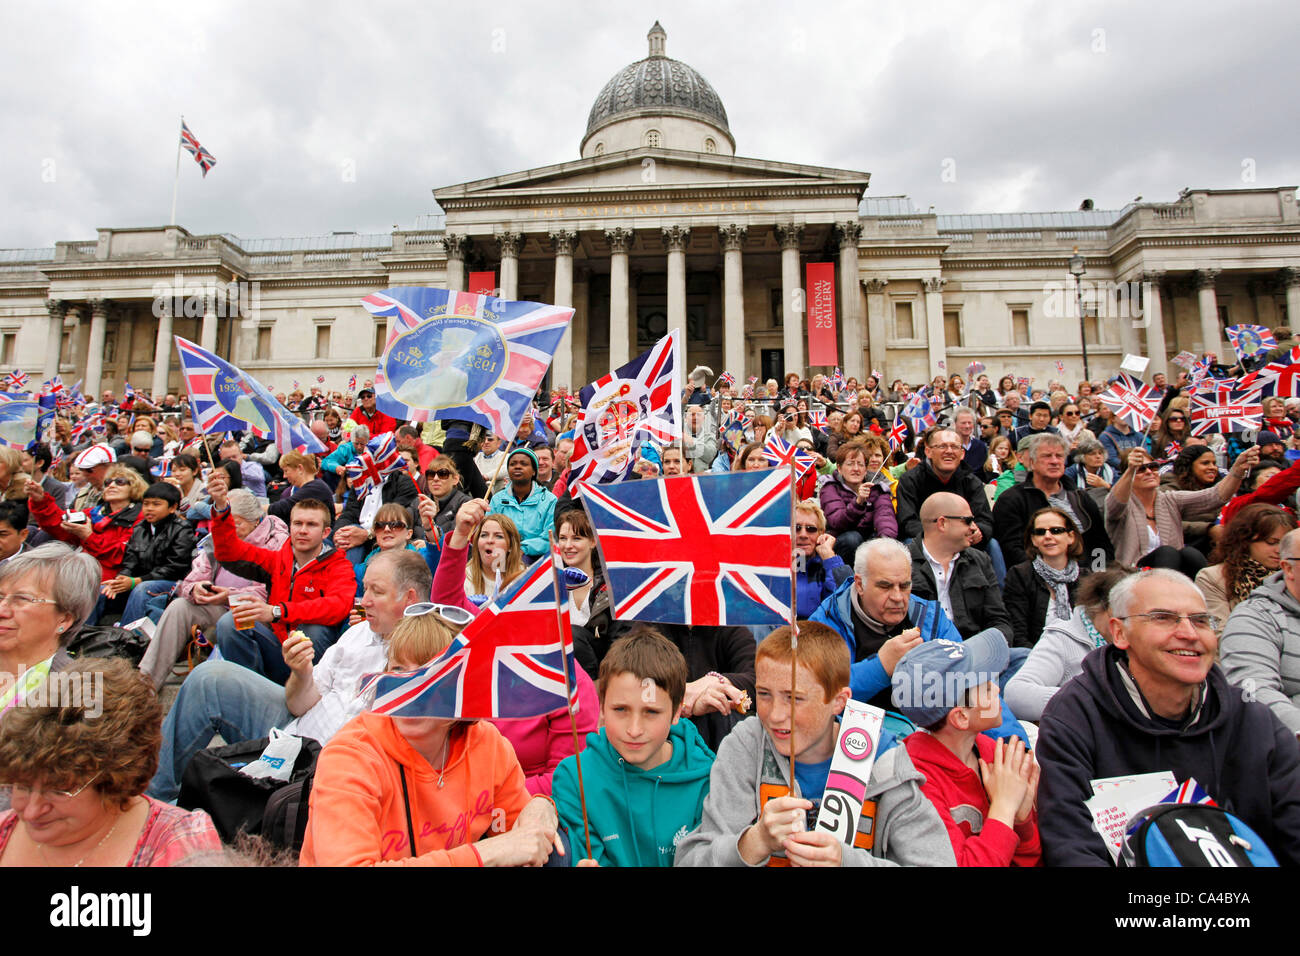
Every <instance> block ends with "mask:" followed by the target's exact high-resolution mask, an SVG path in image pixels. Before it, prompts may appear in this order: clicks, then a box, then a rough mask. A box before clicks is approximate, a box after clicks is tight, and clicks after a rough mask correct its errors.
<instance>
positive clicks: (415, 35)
mask: <svg viewBox="0 0 1300 956" xmlns="http://www.w3.org/2000/svg"><path fill="white" fill-rule="evenodd" d="M656 19H658V20H660V21H661V22H662V23H663V25H664V28H665V29H666V30H667V33H668V41H667V53H668V55H669V56H671V57H674V58H676V59H680V60H683V61H685V62H687V63H689V64H690V65H691V66H693V67H695V68H696V69H697V70H699V71H700V72H701V73H702V74H703V75H704V76H705V78H707V79H708V80H709V82H710V83H712V85H713V87H714V88H715V89H716V90H717V91H718V94H719V95H720V96H721V98H722V102H723V105H724V106H725V107H726V110H727V115H728V117H729V119H730V125H731V131H732V134H733V135H734V136H735V138H736V144H737V152H738V153H739V154H740V155H742V156H751V157H757V158H762V159H774V160H785V161H792V162H800V163H809V164H814V165H825V166H838V167H845V168H849V169H858V170H865V171H867V172H870V173H871V189H870V190H869V191H868V196H885V195H897V194H907V195H909V196H911V197H912V199H913V201H914V202H915V203H916V204H917V205H918V206H919V207H921V208H925V207H926V206H928V205H930V204H934V206H935V207H936V210H937V211H938V212H941V213H959V212H1026V211H1043V210H1060V209H1075V208H1077V207H1078V205H1079V202H1080V200H1081V199H1083V198H1084V197H1090V198H1092V199H1093V200H1094V201H1095V202H1096V204H1097V207H1098V208H1117V207H1120V206H1122V205H1124V204H1125V203H1126V202H1128V201H1129V200H1131V199H1133V198H1134V197H1135V196H1137V195H1139V194H1141V195H1142V196H1143V197H1144V198H1145V199H1147V200H1155V201H1167V200H1172V199H1174V198H1175V197H1176V195H1177V193H1178V191H1179V190H1180V189H1181V188H1182V187H1184V186H1193V187H1212V188H1230V187H1234V186H1241V185H1243V183H1244V184H1246V185H1253V186H1278V185H1295V184H1297V183H1300V132H1297V124H1296V115H1297V114H1296V109H1295V103H1294V91H1295V80H1296V75H1297V73H1296V68H1295V66H1294V62H1295V61H1294V57H1295V52H1294V51H1295V43H1296V39H1297V37H1300V4H1296V3H1294V2H1287V0H1278V2H1274V3H1257V4H1225V3H1208V2H1201V0H1186V2H1171V3H1156V2H1126V3H1119V2H1116V3H1105V2H1095V3H1094V2H1069V3H1064V2H1062V3H1058V2H1044V3H1031V2H1005V3H997V4H994V3H968V2H952V3H937V2H936V3H928V2H923V0H912V2H872V3H870V4H867V3H837V2H830V0H823V2H818V3H815V4H804V5H799V7H798V8H795V6H794V5H792V4H789V3H780V4H778V3H775V2H761V3H760V2H744V3H722V2H718V3H711V4H699V3H686V2H680V3H679V2H667V0H665V2H661V3H658V4H651V5H647V4H631V3H617V4H610V3H594V2H593V3H583V2H568V3H525V2H519V3H514V2H510V3H507V2H498V3H484V4H477V5H472V4H467V3H464V2H457V3H420V4H415V3H379V2H366V3H358V2H355V0H353V2H332V0H314V2H311V3H305V2H304V3H289V2H284V3H282V2H277V0H261V2H257V3H244V2H237V0H225V2H222V3H207V4H184V5H181V4H173V5H169V6H166V7H164V6H162V5H161V4H159V5H145V4H130V3H118V2H114V3H103V4H88V3H84V2H78V3H42V4H23V5H21V6H19V5H18V4H17V3H15V2H13V0H9V2H8V3H6V4H5V5H4V7H3V8H0V27H2V28H3V30H2V32H0V58H2V62H3V63H4V89H5V97H4V100H3V105H2V106H0V136H2V137H3V143H4V146H3V148H2V149H0V208H2V209H3V210H4V216H3V219H0V248H25V247H40V246H48V245H52V244H53V242H54V241H55V240H60V239H93V238H94V235H95V229H96V228H97V227H110V226H111V227H127V226H144V225H161V224H163V223H164V222H166V221H167V219H168V216H169V211H170V208H171V196H172V182H173V175H174V171H175V162H176V140H177V136H178V127H179V117H180V115H181V114H182V113H183V114H184V115H185V118H186V120H187V122H188V123H189V126H190V128H191V130H192V131H193V132H194V133H195V135H196V136H198V138H199V139H200V141H201V142H202V143H203V145H204V146H206V147H207V148H208V149H209V150H210V151H211V152H212V153H213V154H214V155H215V156H216V159H217V166H216V167H215V169H213V171H212V172H211V173H209V174H208V176H207V178H206V179H204V178H202V176H201V173H200V170H199V168H198V167H197V166H196V165H195V163H194V161H193V160H192V159H191V158H190V157H189V155H188V154H184V155H183V157H182V159H181V167H180V173H181V176H180V202H179V209H178V213H177V219H178V221H179V222H180V223H181V224H182V225H183V226H185V227H186V228H188V229H189V230H190V231H191V232H194V233H212V232H230V233H234V234H236V235H239V236H242V237H245V238H253V237H270V236H311V235H324V234H328V233H329V232H331V231H333V230H356V231H359V232H383V231H387V230H388V229H390V228H392V227H393V226H394V225H400V226H403V227H409V226H410V225H412V224H413V223H414V222H415V220H416V217H417V216H419V215H421V214H423V213H427V212H431V211H433V209H434V204H433V196H432V192H431V190H432V189H433V188H435V187H439V186H444V185H451V184H454V183H459V182H465V181H468V180H473V179H479V178H483V177H487V176H494V175H498V174H502V173H508V172H513V171H516V170H521V169H527V168H532V167H537V166H544V165H547V164H550V163H556V162H563V161H566V160H571V159H575V158H577V156H578V144H579V142H580V140H581V138H582V134H583V132H584V130H585V128H586V121H587V114H588V111H589V110H590V109H591V103H592V101H593V100H594V98H595V96H596V94H597V93H598V92H599V91H600V89H601V87H602V86H603V85H604V84H605V82H606V81H607V80H608V79H609V78H610V77H611V76H612V75H613V74H614V73H615V72H617V71H618V70H619V69H621V68H622V67H623V66H625V65H626V64H628V63H631V62H633V61H635V60H638V59H640V58H642V57H644V56H645V54H646V49H647V47H646V39H645V34H646V32H647V31H648V30H649V28H650V26H651V24H652V23H653V22H654V21H655V20H656ZM945 170H947V171H948V172H949V176H948V178H947V180H946V179H945V178H944V173H945Z"/></svg>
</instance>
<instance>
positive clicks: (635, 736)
mask: <svg viewBox="0 0 1300 956" xmlns="http://www.w3.org/2000/svg"><path fill="white" fill-rule="evenodd" d="M596 690H597V692H598V693H599V694H600V712H601V717H602V721H601V722H602V724H603V727H602V728H601V730H600V732H599V733H595V734H588V735H587V749H586V750H584V751H583V752H582V780H583V784H584V785H585V786H584V790H585V794H586V799H587V820H588V823H589V826H590V831H591V859H585V858H586V856H587V845H586V835H585V834H584V832H583V823H582V801H581V799H580V797H579V792H578V769H577V758H576V757H566V758H565V759H564V760H563V761H561V762H560V765H559V766H558V767H556V768H555V775H554V777H553V778H552V784H551V795H552V797H553V798H554V799H555V805H556V807H557V809H558V810H559V813H560V823H561V824H562V825H563V826H564V827H566V828H567V829H568V832H569V841H570V845H571V847H572V852H571V853H570V854H569V859H571V860H575V861H577V865H578V866H672V865H673V858H674V856H675V855H676V852H677V844H678V842H679V841H680V840H681V839H682V838H683V837H685V836H686V834H688V833H690V832H691V831H692V830H694V829H695V828H696V827H697V826H699V823H700V818H701V816H702V814H703V812H704V798H705V796H707V795H708V792H709V771H710V770H711V769H712V767H713V751H712V750H710V749H709V748H708V745H707V744H705V743H704V739H703V738H702V737H701V736H700V734H699V731H697V730H696V729H695V725H694V724H693V723H692V722H691V721H689V720H683V721H679V720H678V712H679V711H680V710H681V706H682V700H683V699H684V698H685V696H686V660H685V658H683V657H682V653H681V651H679V650H678V649H677V647H676V646H675V645H674V644H673V643H672V642H671V641H670V640H668V639H667V638H666V637H664V636H663V635H662V634H660V633H659V632H658V631H656V630H654V629H653V628H650V627H646V626H638V627H635V628H633V629H632V630H631V631H629V632H628V634H627V635H626V636H624V637H622V638H621V639H619V640H618V641H615V642H614V645H613V646H612V647H611V648H610V649H609V653H608V654H606V655H605V659H604V660H603V661H601V664H600V674H599V677H598V679H597V681H596Z"/></svg>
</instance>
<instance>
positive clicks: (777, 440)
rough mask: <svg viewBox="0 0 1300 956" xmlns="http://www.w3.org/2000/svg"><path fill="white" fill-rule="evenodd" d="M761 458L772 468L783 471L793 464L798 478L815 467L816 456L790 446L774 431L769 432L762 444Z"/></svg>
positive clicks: (796, 446) (795, 446) (797, 447)
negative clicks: (769, 463)
mask: <svg viewBox="0 0 1300 956" xmlns="http://www.w3.org/2000/svg"><path fill="white" fill-rule="evenodd" d="M763 457H764V458H766V459H767V460H768V461H769V462H771V463H772V465H773V466H775V467H777V468H780V469H783V470H784V469H786V468H789V467H790V463H791V462H794V466H795V469H796V471H798V477H799V478H802V477H803V476H804V475H806V474H808V472H810V471H812V470H813V469H814V468H816V467H817V456H816V455H814V454H813V453H812V452H810V451H808V450H806V449H804V448H800V447H799V446H798V445H791V444H790V443H789V442H788V441H786V440H785V439H784V438H782V437H781V436H780V435H779V434H777V433H776V432H774V431H773V432H770V433H769V434H768V436H767V440H766V441H765V442H763Z"/></svg>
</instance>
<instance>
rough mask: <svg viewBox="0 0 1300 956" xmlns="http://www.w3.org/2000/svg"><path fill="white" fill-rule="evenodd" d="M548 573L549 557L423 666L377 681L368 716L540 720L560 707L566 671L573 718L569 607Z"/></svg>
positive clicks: (551, 567) (574, 684) (575, 685)
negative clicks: (371, 713)
mask: <svg viewBox="0 0 1300 956" xmlns="http://www.w3.org/2000/svg"><path fill="white" fill-rule="evenodd" d="M555 566H556V558H555V556H554V555H552V557H551V560H550V561H538V562H536V563H535V564H533V566H532V567H530V568H529V569H528V570H527V571H525V572H524V574H523V576H522V577H520V579H519V580H517V581H516V582H514V583H513V584H512V585H511V586H510V587H509V588H507V589H506V590H505V591H504V592H503V593H502V594H501V595H500V596H498V597H497V599H496V600H494V601H493V602H492V603H490V604H488V606H487V607H485V608H484V609H483V610H482V611H481V612H480V613H479V615H478V617H476V618H475V619H474V620H473V621H472V622H471V623H470V624H469V626H467V627H466V628H465V630H463V631H461V632H460V634H458V635H457V636H456V639H455V640H453V641H452V642H451V645H450V646H449V647H448V648H447V650H446V651H444V652H443V653H442V654H441V655H439V656H438V657H437V658H436V659H434V660H433V661H431V662H430V663H429V664H428V665H426V666H425V667H422V668H420V669H419V670H418V671H413V672H412V673H409V674H385V675H383V676H381V677H379V678H378V679H376V680H375V682H374V685H373V686H374V691H375V702H374V704H373V705H372V706H371V710H373V711H374V712H375V713H378V714H388V715H390V716H393V717H440V718H444V719H456V720H474V719H480V718H482V719H489V720H509V719H516V718H524V717H540V716H541V715H543V714H549V713H551V712H553V711H556V710H559V709H560V708H562V707H564V706H565V704H566V697H565V693H564V688H565V671H566V670H567V671H568V686H569V697H568V698H567V702H568V703H569V704H570V705H571V706H572V708H573V710H575V711H576V710H577V709H578V698H577V688H578V681H577V672H576V671H575V670H574V658H573V637H572V632H571V630H570V627H569V611H568V600H567V599H564V600H562V601H561V600H560V593H559V591H558V590H557V588H556V584H555V582H556V580H557V578H556V571H555ZM557 601H558V602H559V603H560V606H561V608H562V617H561V616H560V615H557V614H556V612H555V607H556V603H557ZM561 639H563V647H561Z"/></svg>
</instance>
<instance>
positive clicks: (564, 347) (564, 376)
mask: <svg viewBox="0 0 1300 956" xmlns="http://www.w3.org/2000/svg"><path fill="white" fill-rule="evenodd" d="M576 238H577V236H575V235H574V234H573V233H571V232H568V231H567V230H564V229H561V230H558V231H556V232H553V233H551V245H553V246H554V247H555V304H556V305H559V306H565V307H567V308H573V240H574V239H576ZM551 382H552V384H553V385H566V386H568V387H569V388H570V389H573V388H581V387H582V384H581V383H578V382H574V381H573V323H572V322H570V323H569V328H568V329H566V330H565V332H564V338H562V339H561V340H560V347H559V348H558V349H557V350H556V352H555V361H554V362H552V363H551Z"/></svg>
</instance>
